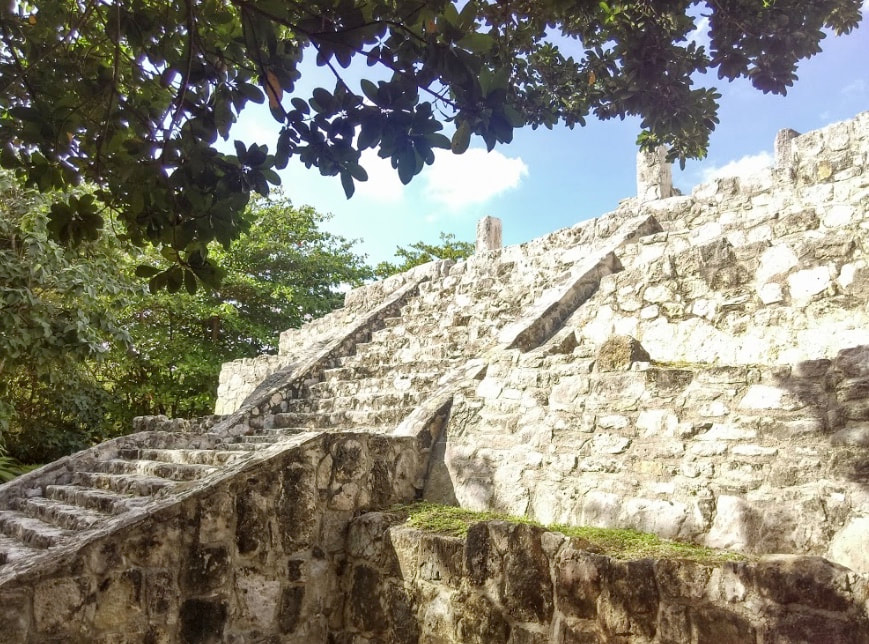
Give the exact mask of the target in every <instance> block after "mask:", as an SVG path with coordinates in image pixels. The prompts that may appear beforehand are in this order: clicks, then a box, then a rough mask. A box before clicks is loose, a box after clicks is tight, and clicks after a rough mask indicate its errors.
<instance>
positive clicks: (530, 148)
mask: <svg viewBox="0 0 869 644" xmlns="http://www.w3.org/2000/svg"><path fill="white" fill-rule="evenodd" d="M863 15H864V24H862V25H861V27H860V28H858V29H857V30H856V31H855V32H853V33H851V34H850V35H848V36H843V37H839V38H836V37H833V36H829V37H827V38H826V39H825V40H824V41H823V42H822V45H821V46H822V48H823V50H824V51H822V52H821V53H820V54H819V55H817V56H815V57H814V58H812V59H809V60H808V61H804V62H803V63H802V64H801V66H800V68H799V71H798V75H799V80H798V81H797V82H796V84H795V85H794V87H792V88H790V90H789V91H788V95H787V96H785V97H781V96H772V95H764V94H762V93H761V92H759V91H757V90H755V89H753V88H752V87H751V86H750V85H749V84H748V83H747V82H741V81H740V82H736V83H729V84H726V83H723V82H722V81H718V80H717V78H715V77H713V79H714V80H713V81H712V83H711V84H713V85H715V86H717V88H718V91H719V92H720V93H721V94H722V95H723V96H722V99H721V101H720V111H719V118H720V120H721V122H720V124H719V125H718V127H717V129H716V130H715V132H713V134H712V139H711V143H710V147H709V155H708V157H707V158H706V159H704V160H702V161H689V163H688V164H687V166H686V168H685V170H684V171H679V169H678V166H677V167H675V168H674V183H675V185H676V186H677V187H679V188H681V189H682V190H683V192H688V191H690V189H691V188H692V187H693V186H694V185H696V184H697V183H700V182H702V181H704V180H706V179H708V178H710V177H712V176H714V175H716V174H721V173H734V172H738V171H740V170H745V169H751V168H756V167H758V166H762V165H764V164H768V163H769V162H770V161H771V159H772V151H773V141H774V139H775V134H776V132H777V131H778V130H780V129H782V128H793V129H795V130H797V131H798V132H807V131H810V130H814V129H818V128H820V127H823V126H824V125H827V124H829V123H834V122H836V121H841V120H845V119H849V118H852V117H853V116H855V115H856V114H858V113H860V112H861V111H865V110H869V64H867V62H866V61H867V60H869V23H867V22H866V20H867V18H869V0H867V1H866V2H864V3H863ZM698 38H699V39H701V40H702V38H703V36H702V34H698ZM317 85H322V86H324V87H327V88H329V89H332V88H333V87H334V80H333V79H331V78H330V77H329V76H328V74H327V73H326V72H325V70H323V69H321V68H316V67H314V66H313V65H311V66H309V67H306V68H305V71H303V78H302V82H301V83H300V84H299V87H298V88H297V89H299V90H300V91H299V94H298V95H299V96H303V97H307V96H310V93H309V92H310V90H311V89H313V87H316V86H317ZM306 92H307V93H306ZM277 130H278V125H277V123H275V122H274V121H273V120H272V119H271V117H270V116H269V114H268V112H267V111H264V110H263V111H258V112H257V111H253V110H248V112H246V113H245V114H244V115H243V117H242V119H241V120H240V121H239V123H238V124H237V125H236V126H235V127H234V128H233V132H232V138H240V139H242V140H243V141H245V142H246V143H248V144H249V143H252V142H254V141H256V142H257V143H265V144H268V145H269V148H270V149H272V150H273V149H274V141H275V139H276V137H277ZM638 132H639V124H638V121H637V120H630V119H628V120H625V121H618V120H615V121H607V122H598V121H593V120H591V119H590V120H589V122H588V125H587V126H586V127H583V128H576V129H574V130H569V129H567V128H563V127H559V128H555V129H553V130H551V131H549V130H545V129H542V128H541V129H538V130H536V131H533V130H531V129H530V128H525V129H522V130H518V131H517V132H516V134H515V138H514V140H513V142H512V143H511V144H509V145H500V146H498V147H496V148H495V150H494V151H492V152H491V153H486V151H485V147H484V146H483V144H482V142H481V141H480V142H475V141H474V140H472V143H471V148H470V149H469V150H468V151H467V152H466V153H465V154H464V155H460V156H456V155H453V154H451V153H450V152H448V151H439V156H438V158H437V159H436V160H435V163H434V165H433V166H427V167H426V168H425V169H424V170H423V172H422V173H421V174H420V175H419V176H417V177H415V178H414V179H413V181H412V182H411V183H410V184H409V185H407V186H402V185H401V182H400V181H399V180H398V177H397V175H396V174H395V171H394V170H392V168H391V167H390V166H389V162H388V161H384V160H381V159H378V158H377V157H376V155H375V154H373V153H371V152H370V151H369V152H367V153H366V154H365V155H363V161H362V165H363V166H364V167H365V168H366V169H367V170H368V173H369V177H370V178H369V181H368V182H366V183H364V184H358V185H357V191H356V194H355V195H354V196H353V198H351V199H349V200H348V199H346V198H345V196H344V192H343V190H342V189H341V184H340V181H339V180H338V177H322V176H320V174H319V172H318V171H317V170H316V169H314V168H312V169H310V170H308V169H306V168H305V167H304V166H303V165H302V164H300V163H299V162H298V161H296V160H293V159H291V160H290V165H289V166H288V167H287V169H286V170H284V171H283V172H282V173H281V175H282V180H283V186H284V191H285V193H286V194H287V195H288V196H289V197H290V198H291V199H292V201H293V203H294V204H296V205H302V204H310V205H312V206H314V207H315V208H316V209H317V210H319V211H321V212H328V213H332V214H333V218H332V219H331V221H330V222H329V223H328V224H327V225H326V228H327V229H328V230H330V231H332V232H335V233H339V234H341V235H343V236H345V237H348V238H351V239H359V240H360V241H359V244H358V245H357V248H358V250H359V252H362V253H365V254H367V255H368V258H369V261H370V262H372V263H376V262H379V261H381V260H385V259H392V256H393V252H394V251H395V248H396V246H397V245H401V246H406V245H408V244H410V243H413V242H415V241H419V240H423V241H427V242H436V241H437V239H438V235H439V233H440V232H441V231H443V232H450V233H454V234H455V235H456V236H457V237H458V238H459V239H464V240H468V241H473V239H474V235H475V227H476V222H477V220H478V219H479V218H480V217H483V216H485V215H492V216H495V217H499V218H501V219H502V221H503V229H504V243H505V244H516V243H521V242H525V241H528V240H530V239H533V238H535V237H539V236H540V235H544V234H546V233H549V232H551V231H553V230H556V229H558V228H563V227H566V226H571V225H573V224H575V223H577V222H580V221H583V220H586V219H589V218H591V217H596V216H599V215H601V214H604V213H606V212H608V211H610V210H612V209H614V208H615V207H616V205H617V204H618V202H619V200H621V199H624V198H626V197H630V196H633V195H634V193H635V192H636V183H635V171H634V168H635V157H636V151H637V148H636V144H635V141H636V136H637V134H638Z"/></svg>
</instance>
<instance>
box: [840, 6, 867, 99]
mask: <svg viewBox="0 0 869 644" xmlns="http://www.w3.org/2000/svg"><path fill="white" fill-rule="evenodd" d="M867 2H869V0H867ZM864 6H865V5H864ZM865 93H866V81H865V80H863V79H862V78H858V79H857V80H855V81H854V82H852V83H848V84H847V85H845V87H843V88H842V96H845V97H846V98H859V97H861V96H863V95H864V94H865Z"/></svg>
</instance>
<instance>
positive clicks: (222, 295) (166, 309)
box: [103, 198, 372, 426]
mask: <svg viewBox="0 0 869 644" xmlns="http://www.w3.org/2000/svg"><path fill="white" fill-rule="evenodd" d="M248 218H249V220H250V225H249V227H248V228H247V230H246V231H245V232H244V233H242V235H241V236H240V237H239V238H238V240H236V242H235V243H234V244H233V245H232V247H231V249H229V250H225V249H222V248H217V249H215V251H214V253H215V257H216V258H217V259H218V261H219V262H220V264H221V266H222V267H223V268H224V270H225V275H224V276H223V279H222V280H221V284H220V286H219V287H217V288H215V289H198V290H195V291H193V290H192V289H191V291H192V292H188V291H186V290H183V291H181V292H180V293H177V294H170V293H166V292H164V291H159V290H158V291H157V292H155V293H148V294H144V295H142V296H140V297H138V298H136V299H134V300H133V301H131V302H130V303H129V305H128V306H127V307H126V309H125V310H124V312H123V319H124V320H125V322H126V325H127V329H128V331H129V333H130V335H131V337H132V348H131V349H124V348H123V347H119V350H118V351H116V352H115V353H114V354H113V355H112V356H110V359H109V360H107V361H105V362H104V367H103V369H104V372H103V377H104V379H105V380H106V382H107V383H111V387H112V390H113V392H114V393H115V394H116V396H117V398H116V400H117V402H118V403H120V406H119V407H118V408H117V409H116V410H115V413H114V414H113V416H114V417H116V419H115V420H116V422H119V423H120V424H121V425H122V426H123V425H124V424H126V423H127V421H128V419H129V417H131V416H134V415H143V414H155V413H160V414H168V415H170V416H190V415H201V414H207V413H210V412H211V410H212V409H213V408H214V400H215V393H216V390H217V376H218V373H219V371H220V365H221V364H222V363H224V362H227V361H229V360H233V359H236V358H248V357H253V356H256V355H259V354H261V353H264V352H268V351H275V350H276V349H277V341H278V334H279V333H280V332H281V331H283V330H285V329H288V328H291V327H298V326H301V324H302V323H303V322H304V321H306V320H308V319H310V318H312V317H319V316H322V315H324V314H325V313H328V312H329V311H331V310H332V309H334V308H337V307H338V306H341V304H342V303H343V290H345V289H346V288H349V287H353V286H358V285H360V284H361V283H362V282H363V280H366V279H369V278H370V277H371V276H372V271H371V269H370V268H369V267H368V266H367V264H366V263H365V258H364V257H363V256H361V255H358V254H356V253H355V252H354V249H353V244H354V242H352V241H349V240H347V239H344V238H343V237H340V236H338V235H333V234H331V233H327V232H325V231H323V230H322V229H321V226H322V225H323V224H324V223H325V222H326V221H327V219H328V217H327V216H325V215H322V214H320V213H318V212H317V211H315V210H314V209H313V208H311V207H307V206H306V207H301V208H294V207H293V206H292V205H291V204H290V202H289V201H287V200H286V199H283V198H280V199H270V200H265V199H259V200H257V201H255V202H254V203H253V204H252V206H251V208H250V212H249V215H248ZM159 260H160V257H159V256H157V254H156V253H154V252H149V253H147V254H146V255H145V256H143V257H139V258H137V259H135V260H134V262H132V263H131V264H130V267H129V268H130V271H132V269H133V267H134V266H133V264H135V263H137V262H138V263H140V264H143V265H149V266H153V265H156V264H157V263H158V262H159ZM152 270H154V271H157V270H158V269H156V268H154V269H152ZM143 272H144V271H143V270H142V269H141V268H139V273H140V274H142V273H143Z"/></svg>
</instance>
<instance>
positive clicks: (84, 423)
mask: <svg viewBox="0 0 869 644" xmlns="http://www.w3.org/2000/svg"><path fill="white" fill-rule="evenodd" d="M76 198H77V199H81V200H84V199H89V195H88V194H87V193H86V192H80V193H79V195H78V196H76ZM50 200H51V199H50V195H48V196H46V195H41V194H39V193H37V192H36V191H34V190H31V189H21V188H19V187H18V186H17V185H16V184H15V182H14V181H13V180H12V179H11V178H10V177H9V176H8V174H0V430H2V431H0V478H2V477H4V476H8V475H11V473H14V472H15V471H17V470H15V466H16V463H15V460H14V459H18V460H19V461H22V462H25V463H38V462H46V461H49V460H53V459H55V458H57V457H59V456H62V455H64V454H66V453H69V452H71V451H75V450H77V449H81V448H83V447H86V446H88V445H90V444H92V443H95V442H98V441H100V440H103V439H105V438H107V437H110V436H114V435H118V434H122V433H126V432H128V431H130V429H131V425H130V420H131V419H132V417H133V416H136V415H142V414H153V413H167V414H170V415H173V416H176V415H197V414H205V413H209V412H210V411H211V410H212V409H213V406H214V396H215V392H216V389H217V376H218V372H219V370H220V365H221V363H223V362H226V361H228V360H232V359H235V358H241V357H251V356H254V355H257V354H258V353H261V352H263V351H266V350H269V349H274V348H276V344H277V333H278V332H279V331H281V330H283V329H286V328H289V327H293V326H299V325H300V324H301V323H302V321H304V320H305V319H307V318H309V317H312V316H319V315H322V314H323V313H325V312H327V311H329V310H331V309H333V308H335V307H336V306H339V305H340V303H341V301H342V298H343V296H342V295H341V291H342V290H344V289H345V288H347V287H349V286H355V285H358V284H360V283H361V282H362V281H363V280H365V279H368V278H370V277H371V269H370V268H369V267H368V266H367V265H366V264H365V262H364V258H363V257H362V256H360V255H357V254H356V253H354V251H353V243H352V242H350V241H348V240H345V239H343V238H341V237H339V236H336V235H331V234H329V233H326V232H324V231H322V230H321V229H320V227H321V225H322V224H323V223H324V222H325V221H326V219H327V217H326V216H324V215H321V214H319V213H317V212H316V211H314V210H313V209H312V208H309V207H303V208H293V207H292V206H291V204H290V203H289V202H288V201H287V200H285V199H279V198H274V199H271V200H268V201H266V200H258V201H257V202H255V203H254V204H252V206H251V208H250V209H249V211H248V213H247V214H246V217H247V219H248V221H249V226H248V228H247V230H246V232H245V233H243V234H242V235H241V237H240V238H239V239H238V240H237V241H236V243H235V244H234V246H233V249H232V251H227V250H224V249H222V248H218V249H216V250H215V251H214V252H215V253H216V255H217V256H218V258H219V259H220V261H221V263H222V265H223V266H224V267H225V270H226V275H225V278H224V279H223V281H222V285H221V286H220V288H219V289H216V290H215V289H198V290H196V291H195V292H193V293H191V292H188V291H187V290H182V291H181V292H180V293H175V294H169V293H167V292H165V291H163V290H160V291H158V292H156V293H150V292H149V291H148V290H147V289H146V288H144V287H143V285H142V284H141V280H140V279H138V278H137V277H136V276H135V275H134V272H136V271H138V272H139V274H140V275H141V274H142V273H143V272H145V270H144V269H142V268H141V267H142V266H151V265H153V264H156V263H158V262H159V261H160V259H161V256H160V255H159V254H158V253H157V252H156V251H155V250H154V249H146V250H137V249H135V248H130V246H129V244H128V243H126V242H125V241H124V240H122V239H119V238H118V236H116V235H114V234H112V231H111V227H110V228H109V229H108V230H107V231H106V234H103V235H101V236H100V237H99V238H98V239H96V240H92V241H83V242H82V243H81V244H79V245H78V246H77V247H76V248H74V249H69V248H64V247H62V246H60V245H59V244H58V243H57V242H55V241H53V240H52V239H51V238H50V236H49V234H48V227H49V226H50V219H49V214H48V213H49V205H48V204H49V203H50ZM93 203H95V204H96V203H97V202H96V201H94V202H93ZM137 265H138V266H139V268H137ZM4 450H8V452H6V451H4Z"/></svg>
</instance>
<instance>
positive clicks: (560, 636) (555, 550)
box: [333, 514, 869, 644]
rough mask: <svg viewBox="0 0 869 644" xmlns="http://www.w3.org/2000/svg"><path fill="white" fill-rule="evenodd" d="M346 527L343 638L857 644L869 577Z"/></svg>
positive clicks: (377, 525)
mask: <svg viewBox="0 0 869 644" xmlns="http://www.w3.org/2000/svg"><path fill="white" fill-rule="evenodd" d="M394 521H395V518H394V517H390V516H389V515H383V514H368V515H365V516H363V517H360V518H359V519H357V520H356V521H354V522H353V523H352V524H351V526H350V532H349V536H348V540H347V543H348V547H347V555H348V563H347V565H346V566H345V570H344V574H343V575H342V578H341V582H340V588H341V590H342V592H343V593H345V594H346V596H347V603H346V605H345V610H344V617H345V621H344V630H343V631H342V632H340V633H338V634H336V635H335V636H334V640H333V641H335V642H337V643H340V644H349V643H351V642H352V643H353V644H363V643H364V644H368V643H372V644H373V643H374V642H393V643H397V644H399V643H400V644H411V643H413V644H416V643H417V642H426V643H431V644H434V643H438V644H448V643H452V642H455V643H461V644H573V643H578V642H631V643H632V644H642V643H645V642H648V643H653V642H654V643H656V644H662V643H665V642H673V643H676V642H678V643H679V644H690V643H696V644H712V643H714V644H746V643H747V642H758V643H763V644H767V643H770V644H771V643H772V642H775V643H777V644H791V643H793V644H796V643H801V644H802V643H805V642H812V643H813V644H820V643H822V642H823V643H830V644H832V643H834V642H835V643H836V644H858V643H862V642H866V641H867V640H869V619H867V613H866V601H867V599H869V586H867V580H866V578H861V577H859V576H857V575H855V574H854V573H852V572H850V571H848V570H846V569H843V568H840V567H838V566H835V565H833V564H830V563H829V562H827V561H825V560H823V559H820V558H815V557H772V558H767V559H761V560H760V561H757V562H732V563H725V564H718V565H713V564H704V563H696V562H692V561H687V560H669V559H666V560H652V559H639V560H619V559H615V558H612V557H610V556H607V555H606V554H599V553H594V552H589V551H588V550H587V549H586V547H585V544H584V543H583V542H582V540H580V539H569V538H567V537H565V536H564V535H561V534H558V533H554V532H547V531H545V530H543V529H541V528H536V527H532V526H528V525H516V524H511V523H504V522H484V523H478V524H475V525H473V526H472V527H471V528H470V530H469V532H468V535H467V537H466V538H457V537H447V536H439V535H435V534H430V533H424V532H420V531H418V530H414V529H411V528H407V527H403V526H394V527H390V523H393V522H394Z"/></svg>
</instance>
